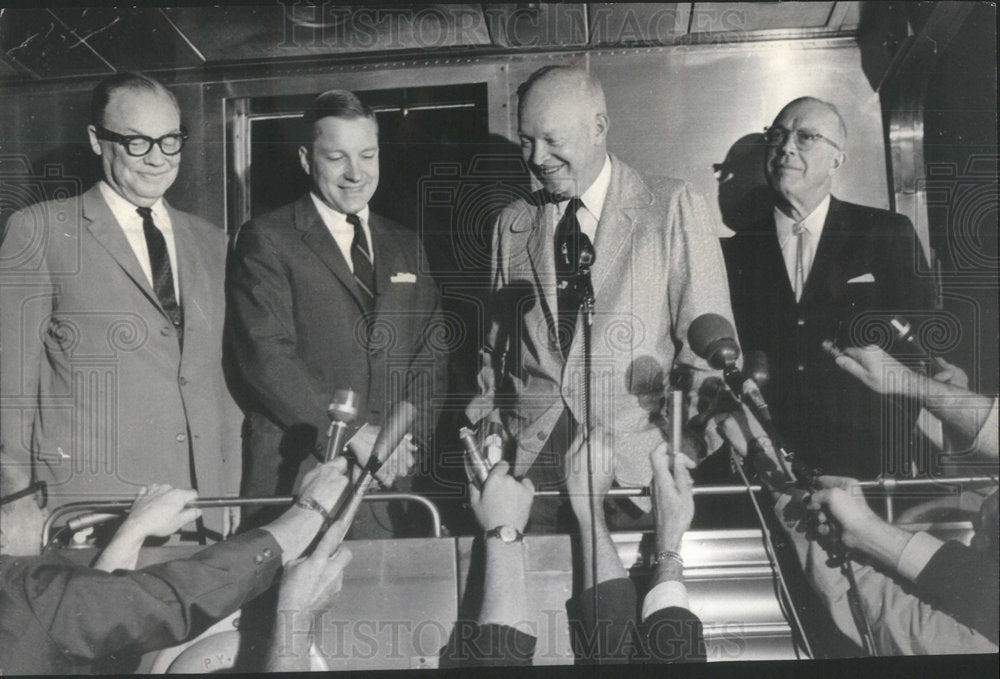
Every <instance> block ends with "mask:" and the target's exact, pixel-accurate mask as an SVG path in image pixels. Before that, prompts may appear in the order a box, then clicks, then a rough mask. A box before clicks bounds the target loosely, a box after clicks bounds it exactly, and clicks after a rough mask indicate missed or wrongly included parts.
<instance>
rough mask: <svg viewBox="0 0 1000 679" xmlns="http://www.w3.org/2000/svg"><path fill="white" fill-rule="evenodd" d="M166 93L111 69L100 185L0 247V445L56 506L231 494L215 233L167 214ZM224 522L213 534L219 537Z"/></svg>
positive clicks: (173, 114) (235, 436)
mask: <svg viewBox="0 0 1000 679" xmlns="http://www.w3.org/2000/svg"><path fill="white" fill-rule="evenodd" d="M180 118H181V116H180V110H179V108H178V105H177V101H176V99H175V98H174V96H173V94H171V93H170V91H169V90H167V89H166V88H165V87H164V86H163V85H161V84H160V83H158V82H156V81H155V80H152V79H150V78H148V77H146V76H143V75H139V74H133V73H122V74H117V75H115V76H112V77H110V78H108V79H106V80H104V81H103V82H101V83H100V84H99V85H98V86H97V88H96V89H95V90H94V93H93V100H92V105H91V124H90V125H88V127H87V132H88V135H89V137H90V145H91V148H92V149H93V151H94V153H95V154H97V155H98V156H99V157H100V159H101V166H102V168H103V172H104V179H103V180H102V181H100V182H98V183H97V185H95V186H94V187H92V188H91V189H90V190H89V191H87V192H86V193H84V194H83V195H81V196H75V197H69V198H63V199H57V200H54V201H49V202H46V203H41V204H38V205H34V206H31V207H29V208H26V209H24V210H21V211H20V212H17V213H15V214H14V215H13V216H11V218H10V220H9V222H8V224H7V228H6V231H5V237H4V240H3V245H2V248H0V276H2V286H3V290H4V292H3V296H2V301H0V332H2V339H0V342H2V347H3V350H2V352H0V360H2V364H0V365H2V371H0V376H2V382H3V386H2V388H3V409H2V412H3V427H2V429H3V431H2V435H3V443H4V451H5V452H4V455H5V457H6V458H7V460H8V461H10V460H15V461H22V462H23V463H24V464H25V465H28V464H30V465H31V469H32V474H33V476H34V478H35V479H36V480H43V481H46V482H47V483H48V487H49V489H50V490H49V493H50V496H51V497H52V500H53V501H54V503H56V504H63V503H65V502H70V501H76V500H84V499H93V498H107V497H128V498H131V497H134V496H135V492H136V488H137V487H138V486H142V485H146V484H148V483H151V482H154V481H155V482H158V483H167V484H170V485H172V486H174V487H177V488H196V489H197V490H198V491H199V493H200V494H201V495H202V496H218V495H229V494H236V493H238V491H239V479H240V449H239V443H240V439H239V422H240V419H239V409H238V408H237V407H236V404H235V403H234V402H233V400H232V399H231V398H230V396H229V392H228V390H227V388H226V384H225V380H224V378H223V374H222V328H223V322H224V304H225V300H224V295H223V288H222V286H223V276H224V267H225V256H226V237H225V233H224V232H223V231H222V230H221V229H219V228H217V227H215V226H213V225H212V224H209V223H208V222H206V221H205V220H203V219H199V218H198V217H195V216H193V215H189V214H186V213H184V212H180V211H178V210H175V209H174V208H172V207H171V206H170V205H169V204H168V203H167V202H166V201H165V200H164V199H163V195H164V193H165V192H166V191H167V189H169V188H170V186H171V185H172V184H173V182H174V179H175V178H176V177H177V171H178V167H179V164H180V158H181V156H180V152H181V148H182V147H183V145H184V141H185V140H186V139H187V134H186V132H185V131H184V128H183V127H182V126H181V119H180ZM225 519H228V514H226V516H225V517H224V516H223V513H222V511H221V510H217V511H214V512H213V511H206V512H205V514H204V516H203V520H204V522H205V525H206V526H207V527H209V528H211V529H212V530H214V531H216V532H218V531H224V530H226V529H228V521H227V525H226V526H224V525H223V522H224V520H225Z"/></svg>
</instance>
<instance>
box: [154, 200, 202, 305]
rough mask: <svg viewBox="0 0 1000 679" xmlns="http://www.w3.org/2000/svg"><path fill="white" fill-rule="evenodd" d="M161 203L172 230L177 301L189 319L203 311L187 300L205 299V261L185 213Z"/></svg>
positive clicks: (164, 202)
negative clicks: (175, 262)
mask: <svg viewBox="0 0 1000 679" xmlns="http://www.w3.org/2000/svg"><path fill="white" fill-rule="evenodd" d="M163 205H164V207H166V209H167V212H168V213H169V214H170V227H171V229H173V232H174V250H176V252H177V269H178V270H177V272H176V273H175V274H174V275H175V276H177V287H178V289H179V290H180V292H181V297H180V300H179V301H180V305H181V309H183V311H184V317H185V319H189V318H190V317H191V314H192V313H194V312H196V311H197V312H198V313H199V314H203V313H204V312H203V310H201V309H193V308H191V307H190V306H189V305H188V301H189V300H193V299H206V297H205V296H204V295H203V294H202V293H203V289H202V288H203V277H204V274H205V271H206V269H205V266H206V263H205V262H203V261H202V259H201V254H202V253H201V252H200V249H199V248H198V247H197V243H195V235H194V232H193V231H192V228H191V222H190V220H189V219H188V217H187V215H185V214H184V213H182V212H178V211H177V210H175V209H173V208H172V207H170V205H168V204H167V202H166V201H163ZM186 322H187V321H185V323H186Z"/></svg>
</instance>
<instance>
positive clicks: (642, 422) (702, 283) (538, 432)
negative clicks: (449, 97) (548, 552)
mask: <svg viewBox="0 0 1000 679" xmlns="http://www.w3.org/2000/svg"><path fill="white" fill-rule="evenodd" d="M518 96H519V102H518V127H519V130H518V132H519V137H520V140H521V148H522V155H523V157H524V159H525V161H526V162H527V163H528V165H529V167H530V168H531V170H532V172H533V174H534V175H535V177H536V178H537V179H538V181H539V182H540V183H541V185H542V189H543V190H542V191H539V192H536V193H535V194H534V195H533V196H531V198H530V199H520V200H517V201H515V202H513V203H512V204H510V205H508V206H507V207H506V208H505V209H504V211H503V212H502V213H501V215H500V216H499V218H498V221H497V224H496V231H495V235H494V247H493V271H492V275H493V279H492V286H493V309H492V310H493V311H494V312H495V313H494V317H493V320H492V322H491V327H490V329H489V334H488V337H487V342H486V346H485V350H484V352H483V358H484V363H483V368H482V370H481V372H480V384H481V395H480V396H479V397H477V398H476V399H474V400H473V402H472V403H471V404H470V405H469V407H468V408H467V415H468V417H469V419H470V420H471V421H473V422H480V421H481V420H483V419H484V418H487V417H488V418H489V419H490V420H491V421H494V422H495V421H502V423H503V424H504V426H505V428H506V431H507V432H508V433H509V434H510V436H511V438H512V439H513V440H514V441H515V442H516V446H515V447H516V450H514V451H513V454H512V458H513V462H514V465H513V473H514V474H515V475H516V476H519V477H520V476H524V475H527V476H528V477H529V478H531V479H532V480H533V481H534V483H535V485H536V487H538V486H541V487H543V488H544V487H549V488H554V487H561V485H562V483H563V479H562V478H561V477H562V474H561V471H560V470H561V469H562V467H563V465H562V458H563V456H564V455H565V453H566V450H567V448H568V445H569V443H570V441H572V439H573V438H574V436H575V435H576V430H577V428H578V426H579V425H580V424H581V423H583V422H584V418H585V410H584V408H585V404H584V401H585V394H584V389H583V384H584V380H583V368H584V332H583V326H582V321H581V315H580V314H579V313H578V308H579V299H578V298H573V293H574V286H573V283H572V281H573V280H574V279H573V274H574V272H573V267H574V266H575V265H576V264H577V262H578V254H579V252H580V251H581V250H582V249H583V248H582V247H581V246H580V245H578V244H580V243H583V244H586V243H588V242H589V243H592V245H593V248H594V251H595V253H596V259H595V261H594V263H593V268H592V272H591V280H592V282H593V288H594V294H595V313H594V323H593V327H592V328H591V335H592V350H591V356H592V363H593V366H592V367H593V371H594V380H593V382H592V384H593V385H594V387H593V421H592V426H593V427H597V426H600V427H602V428H603V430H604V432H605V435H606V436H608V437H610V441H609V442H608V444H609V445H611V446H612V447H613V449H614V450H615V457H614V465H615V469H614V475H615V479H616V480H617V481H618V483H619V484H621V485H626V486H639V485H648V483H649V480H650V478H651V476H652V468H651V467H650V463H649V451H650V450H652V449H654V448H655V447H656V446H658V445H659V444H660V443H661V442H662V441H663V438H664V435H663V432H662V427H661V426H660V423H661V422H663V418H662V414H661V413H660V407H661V404H662V401H663V398H664V395H665V389H666V386H665V382H666V381H667V380H666V377H665V376H667V375H669V374H670V372H671V369H672V368H674V367H676V366H681V365H683V366H687V367H689V368H691V374H692V375H693V376H694V378H695V379H694V380H693V388H692V392H694V391H695V390H696V389H697V388H698V387H699V385H700V383H701V382H702V380H703V379H704V377H705V376H706V375H707V374H708V372H709V371H708V366H707V365H706V364H705V362H704V361H702V360H701V359H699V358H697V357H696V356H695V355H694V354H693V352H692V351H691V348H690V346H689V345H688V342H687V329H688V326H689V325H690V324H691V321H692V320H694V319H695V318H696V317H698V316H699V315H701V314H704V313H709V312H713V313H717V314H721V315H723V316H724V317H727V318H731V312H730V309H729V294H728V291H727V289H726V281H725V269H724V264H723V261H722V256H721V253H720V251H719V246H718V240H717V238H716V236H715V234H714V230H713V228H712V224H711V219H710V217H709V214H708V210H707V208H706V206H705V203H704V201H703V200H702V199H701V197H699V196H697V195H695V194H694V193H693V192H692V191H691V189H690V188H689V187H688V186H687V185H686V184H685V183H683V182H681V181H678V180H674V179H658V180H654V179H651V178H646V177H643V176H641V175H640V174H639V173H638V172H636V171H635V170H633V169H632V168H631V167H629V166H628V165H626V164H625V163H623V162H622V161H621V160H620V159H618V158H617V157H615V156H613V155H610V154H608V152H607V149H606V142H607V133H608V126H609V119H608V114H607V111H606V107H605V101H604V93H603V90H602V88H601V85H600V83H599V82H598V81H597V80H595V79H594V78H593V77H591V76H590V75H589V74H588V73H586V72H585V71H582V70H580V69H577V68H569V67H546V68H543V69H541V70H539V71H537V72H536V73H534V74H533V75H532V76H531V77H530V78H529V79H528V80H527V81H526V82H525V83H524V84H522V85H521V87H520V88H519V89H518ZM569 206H573V209H570V207H569ZM584 238H586V240H584ZM696 401H697V399H694V398H693V399H692V402H691V405H692V407H695V406H696ZM647 507H648V505H647ZM560 512H562V516H565V515H566V513H565V511H564V508H560V507H557V506H555V505H553V504H552V503H550V502H536V503H535V505H534V507H533V508H532V523H531V525H530V526H529V530H533V531H539V530H552V529H553V528H558V527H559V526H560V524H561V523H562V518H561V516H560Z"/></svg>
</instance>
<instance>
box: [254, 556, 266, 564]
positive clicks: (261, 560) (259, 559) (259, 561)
mask: <svg viewBox="0 0 1000 679" xmlns="http://www.w3.org/2000/svg"><path fill="white" fill-rule="evenodd" d="M253 562H254V563H255V564H257V565H258V566H259V565H261V564H262V563H264V556H263V555H262V554H258V555H257V556H255V557H254V558H253Z"/></svg>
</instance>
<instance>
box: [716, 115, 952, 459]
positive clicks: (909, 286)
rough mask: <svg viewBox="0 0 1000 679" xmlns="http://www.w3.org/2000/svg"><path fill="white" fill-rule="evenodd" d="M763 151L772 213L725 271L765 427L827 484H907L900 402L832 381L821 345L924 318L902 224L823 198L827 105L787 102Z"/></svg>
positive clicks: (828, 150)
mask: <svg viewBox="0 0 1000 679" xmlns="http://www.w3.org/2000/svg"><path fill="white" fill-rule="evenodd" d="M763 143H764V144H765V162H764V173H765V175H766V177H767V182H768V185H769V186H770V189H771V197H772V201H773V210H772V212H771V214H769V215H768V216H767V217H766V218H764V219H763V220H761V221H760V222H758V223H755V224H748V225H745V226H746V228H743V229H739V230H738V233H737V235H736V236H735V237H734V238H733V239H732V242H731V243H730V244H728V245H727V250H728V251H727V252H726V255H727V262H726V263H727V266H728V269H729V279H730V291H731V294H732V302H733V313H734V315H735V317H736V328H737V331H738V333H739V337H740V344H741V345H742V347H743V348H744V351H750V350H755V349H756V350H760V351H764V352H765V353H766V354H767V356H768V359H769V360H770V375H771V395H770V398H769V402H770V405H771V410H772V412H773V416H774V421H775V423H776V425H777V427H778V430H779V431H780V432H781V434H782V435H783V436H784V437H785V439H786V442H787V443H788V445H789V448H790V450H792V451H794V452H795V453H796V454H798V455H799V456H801V457H802V458H803V459H804V460H805V461H807V462H808V463H809V464H811V465H813V466H820V467H822V468H824V469H825V470H826V471H828V472H830V473H836V474H843V475H847V476H853V477H862V478H872V477H874V476H875V475H877V474H879V473H883V472H884V473H886V474H895V473H899V472H906V473H909V471H910V464H909V462H908V461H906V460H905V459H903V458H902V453H901V452H900V451H905V450H907V443H908V442H907V440H905V437H906V436H907V433H908V432H909V430H910V429H911V426H910V425H912V423H910V425H908V424H907V421H908V418H907V417H906V416H905V414H904V413H903V411H902V410H901V409H900V407H899V404H898V403H890V402H889V401H887V400H885V399H883V398H881V397H879V396H878V395H877V394H872V393H871V392H869V391H867V390H865V389H864V388H863V387H861V386H859V385H858V384H857V383H855V382H853V381H852V380H851V379H850V378H849V376H847V375H845V374H844V373H843V372H842V371H840V370H838V368H837V366H836V365H835V364H834V362H833V360H832V359H831V358H830V357H829V356H827V355H826V354H825V353H824V350H823V348H822V344H823V340H834V341H836V342H838V343H839V344H840V346H841V347H847V346H854V345H858V344H868V343H870V342H871V337H870V336H868V337H865V335H866V334H869V333H871V332H872V331H873V324H875V323H877V322H878V321H879V318H881V316H880V315H888V316H892V315H894V314H902V315H904V316H905V315H910V314H912V313H913V312H914V311H921V310H929V309H930V308H932V304H933V299H934V293H933V283H932V280H931V278H930V277H929V276H928V275H927V272H928V266H927V262H926V261H925V259H924V256H923V252H922V250H921V249H920V244H919V243H918V241H917V238H916V234H915V233H914V230H913V227H912V225H911V224H910V221H909V220H908V219H907V218H906V217H904V216H903V215H900V214H895V213H893V212H889V211H886V210H880V209H877V208H873V207H867V206H863V205H855V204H852V203H848V202H845V201H841V200H838V199H837V198H836V197H834V196H832V195H831V190H832V188H833V185H834V184H835V181H836V177H837V175H838V173H840V172H842V171H843V168H844V167H845V163H846V162H847V152H846V151H847V146H848V136H847V128H846V125H845V124H844V120H843V118H842V117H841V114H840V112H839V111H838V110H837V108H836V107H835V106H834V105H833V104H830V103H828V102H825V101H822V100H820V99H815V98H813V97H801V98H799V99H795V100H794V101H792V102H790V103H789V104H787V105H786V106H785V107H784V108H782V109H781V111H780V112H779V113H778V116H777V117H776V118H775V120H774V122H773V123H772V124H771V125H770V126H769V127H767V128H766V130H765V132H764V135H763ZM874 329H875V330H877V328H874ZM862 338H863V339H862ZM895 432H899V433H900V435H897V437H896V440H893V438H892V435H893V434H894V433H895ZM900 436H902V437H903V440H899V439H900ZM883 451H884V454H883Z"/></svg>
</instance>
